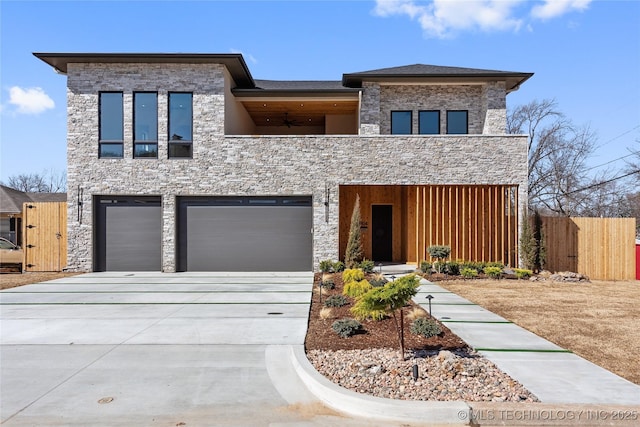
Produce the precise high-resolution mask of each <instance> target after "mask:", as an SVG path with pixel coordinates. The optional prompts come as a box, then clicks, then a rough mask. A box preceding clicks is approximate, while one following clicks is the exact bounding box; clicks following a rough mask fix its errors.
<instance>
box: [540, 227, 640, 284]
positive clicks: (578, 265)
mask: <svg viewBox="0 0 640 427" xmlns="http://www.w3.org/2000/svg"><path fill="white" fill-rule="evenodd" d="M542 232H543V233H544V239H545V248H546V264H545V269H547V270H549V271H572V272H576V273H580V274H584V275H586V276H588V277H589V278H591V279H595V280H633V279H634V278H635V270H636V265H635V263H636V261H635V235H636V220H635V218H573V217H571V218H567V217H543V218H542Z"/></svg>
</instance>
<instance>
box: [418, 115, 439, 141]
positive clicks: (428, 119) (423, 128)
mask: <svg viewBox="0 0 640 427" xmlns="http://www.w3.org/2000/svg"><path fill="white" fill-rule="evenodd" d="M418 128H419V129H418V131H419V133H420V134H422V135H437V134H439V133H440V111H438V110H429V111H420V112H419V113H418Z"/></svg>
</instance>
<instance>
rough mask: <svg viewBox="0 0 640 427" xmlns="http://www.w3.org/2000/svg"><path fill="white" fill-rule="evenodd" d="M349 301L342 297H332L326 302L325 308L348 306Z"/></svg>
mask: <svg viewBox="0 0 640 427" xmlns="http://www.w3.org/2000/svg"><path fill="white" fill-rule="evenodd" d="M348 303H349V301H347V299H346V298H345V297H344V296H342V295H331V296H330V297H329V298H327V299H326V300H325V301H324V306H325V307H342V306H343V305H347V304H348Z"/></svg>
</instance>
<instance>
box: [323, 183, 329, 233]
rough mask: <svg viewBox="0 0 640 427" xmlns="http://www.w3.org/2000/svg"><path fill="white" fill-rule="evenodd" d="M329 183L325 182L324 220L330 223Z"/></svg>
mask: <svg viewBox="0 0 640 427" xmlns="http://www.w3.org/2000/svg"><path fill="white" fill-rule="evenodd" d="M329 192H330V190H329V185H327V183H325V184H324V221H325V222H326V223H327V224H329Z"/></svg>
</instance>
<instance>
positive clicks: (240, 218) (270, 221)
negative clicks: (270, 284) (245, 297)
mask: <svg viewBox="0 0 640 427" xmlns="http://www.w3.org/2000/svg"><path fill="white" fill-rule="evenodd" d="M178 210H179V211H178V247H177V250H178V270H179V271H311V270H312V269H313V235H312V227H313V208H312V203H311V197H307V196H304V197H182V198H180V199H179V202H178Z"/></svg>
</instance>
